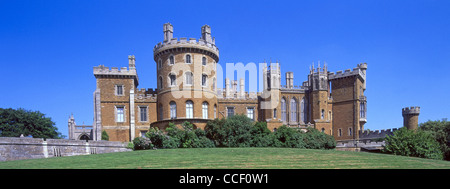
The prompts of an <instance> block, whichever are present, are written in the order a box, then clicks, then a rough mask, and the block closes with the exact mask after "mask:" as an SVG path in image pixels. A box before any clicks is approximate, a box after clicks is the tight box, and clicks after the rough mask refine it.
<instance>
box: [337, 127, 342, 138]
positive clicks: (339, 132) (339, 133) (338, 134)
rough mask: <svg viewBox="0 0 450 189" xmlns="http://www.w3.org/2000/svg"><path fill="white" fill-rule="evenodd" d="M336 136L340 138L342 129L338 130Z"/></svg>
mask: <svg viewBox="0 0 450 189" xmlns="http://www.w3.org/2000/svg"><path fill="white" fill-rule="evenodd" d="M337 136H338V137H341V136H342V128H339V129H338V133H337Z"/></svg>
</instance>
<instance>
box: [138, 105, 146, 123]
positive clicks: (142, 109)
mask: <svg viewBox="0 0 450 189" xmlns="http://www.w3.org/2000/svg"><path fill="white" fill-rule="evenodd" d="M140 110H141V121H147V107H140Z"/></svg>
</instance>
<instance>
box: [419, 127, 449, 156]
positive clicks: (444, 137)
mask: <svg viewBox="0 0 450 189" xmlns="http://www.w3.org/2000/svg"><path fill="white" fill-rule="evenodd" d="M419 129H420V130H423V131H428V132H430V133H431V135H432V136H433V137H434V138H435V140H436V141H437V142H438V143H439V145H440V148H441V151H442V153H443V155H444V159H445V160H447V161H449V160H450V122H449V121H447V119H442V121H440V120H437V121H431V120H429V121H427V122H425V123H421V124H420V125H419Z"/></svg>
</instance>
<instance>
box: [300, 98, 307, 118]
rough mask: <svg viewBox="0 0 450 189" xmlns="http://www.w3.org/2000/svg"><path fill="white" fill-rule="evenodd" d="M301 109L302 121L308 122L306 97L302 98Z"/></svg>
mask: <svg viewBox="0 0 450 189" xmlns="http://www.w3.org/2000/svg"><path fill="white" fill-rule="evenodd" d="M300 111H301V113H300V115H301V116H302V121H303V123H306V120H307V119H306V118H307V115H308V114H307V113H306V100H305V97H303V98H302V101H301V103H300Z"/></svg>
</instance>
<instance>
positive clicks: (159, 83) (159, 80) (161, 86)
mask: <svg viewBox="0 0 450 189" xmlns="http://www.w3.org/2000/svg"><path fill="white" fill-rule="evenodd" d="M158 88H160V89H162V88H163V81H162V77H161V76H159V79H158Z"/></svg>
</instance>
